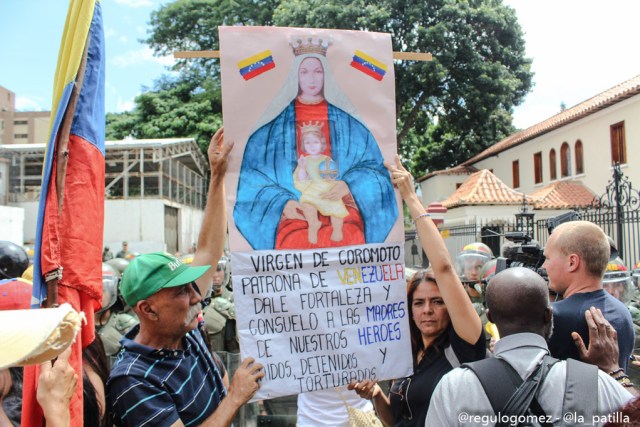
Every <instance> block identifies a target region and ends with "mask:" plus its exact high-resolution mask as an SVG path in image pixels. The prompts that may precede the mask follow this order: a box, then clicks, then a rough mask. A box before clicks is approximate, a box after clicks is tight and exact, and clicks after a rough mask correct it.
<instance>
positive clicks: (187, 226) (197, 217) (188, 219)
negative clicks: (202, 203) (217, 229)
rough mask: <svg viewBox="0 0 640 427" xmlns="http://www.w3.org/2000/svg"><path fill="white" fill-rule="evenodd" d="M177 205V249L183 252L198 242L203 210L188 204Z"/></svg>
mask: <svg viewBox="0 0 640 427" xmlns="http://www.w3.org/2000/svg"><path fill="white" fill-rule="evenodd" d="M177 206H179V205H177ZM179 207H180V211H179V213H178V223H179V227H180V232H179V233H180V234H179V235H178V245H179V248H178V250H179V251H180V252H181V253H183V254H184V253H188V252H189V249H190V248H191V245H192V244H194V243H198V234H199V233H200V226H201V225H202V220H203V218H204V211H202V210H200V209H194V208H192V207H190V206H179Z"/></svg>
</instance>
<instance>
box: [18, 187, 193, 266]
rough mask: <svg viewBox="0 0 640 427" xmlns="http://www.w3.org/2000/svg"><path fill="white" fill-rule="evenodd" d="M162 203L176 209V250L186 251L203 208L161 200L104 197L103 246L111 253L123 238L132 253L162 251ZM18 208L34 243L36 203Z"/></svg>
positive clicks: (29, 203)
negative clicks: (177, 246)
mask: <svg viewBox="0 0 640 427" xmlns="http://www.w3.org/2000/svg"><path fill="white" fill-rule="evenodd" d="M165 205H168V206H173V207H176V208H178V210H179V213H178V233H179V236H178V242H179V245H180V248H179V250H180V252H182V253H186V252H187V251H188V249H189V248H190V247H191V244H192V243H193V242H197V238H198V233H199V232H200V225H201V224H202V218H203V211H201V210H199V209H194V208H192V207H189V206H185V205H180V204H175V203H170V202H168V201H166V200H163V199H126V200H105V203H104V245H105V246H109V248H110V249H111V252H113V253H114V254H115V253H116V252H118V251H119V250H120V248H121V244H122V241H124V240H126V241H127V242H128V243H129V250H130V251H131V252H140V253H145V252H154V251H164V250H165V243H164V207H165ZM20 207H21V208H24V240H25V241H27V242H34V241H35V237H36V221H37V217H38V216H37V215H38V203H37V202H25V203H20ZM21 229H22V227H21Z"/></svg>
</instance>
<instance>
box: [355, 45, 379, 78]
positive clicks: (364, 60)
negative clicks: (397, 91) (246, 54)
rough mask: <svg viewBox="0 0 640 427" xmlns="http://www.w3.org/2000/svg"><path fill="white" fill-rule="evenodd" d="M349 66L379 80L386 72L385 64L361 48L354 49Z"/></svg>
mask: <svg viewBox="0 0 640 427" xmlns="http://www.w3.org/2000/svg"><path fill="white" fill-rule="evenodd" d="M351 66H352V67H353V68H355V69H357V70H360V71H362V72H363V73H365V74H366V75H368V76H369V77H373V78H374V79H376V80H378V81H381V80H382V78H383V77H384V75H385V74H387V66H386V65H385V64H384V63H383V62H380V61H378V60H377V59H375V58H374V57H373V56H370V55H367V54H366V53H364V52H362V51H361V50H356V53H354V55H353V60H352V61H351Z"/></svg>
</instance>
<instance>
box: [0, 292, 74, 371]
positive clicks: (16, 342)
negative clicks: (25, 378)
mask: <svg viewBox="0 0 640 427" xmlns="http://www.w3.org/2000/svg"><path fill="white" fill-rule="evenodd" d="M83 318H84V315H83V314H81V313H78V312H76V311H75V310H74V309H73V307H71V305H70V304H67V303H65V304H62V305H61V306H60V307H57V308H41V309H35V310H5V311H0V342H1V343H2V351H0V369H2V368H8V367H12V366H26V365H34V364H38V363H42V362H45V361H47V360H51V359H53V358H55V357H57V356H58V355H59V354H60V353H62V352H63V351H64V350H65V349H66V348H67V347H69V346H70V345H71V343H73V341H74V340H75V338H76V334H77V333H78V331H80V326H81V323H82V320H83Z"/></svg>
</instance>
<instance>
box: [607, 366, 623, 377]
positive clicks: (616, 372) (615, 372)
mask: <svg viewBox="0 0 640 427" xmlns="http://www.w3.org/2000/svg"><path fill="white" fill-rule="evenodd" d="M620 372H623V373H624V369H622V368H619V369H616V370H615V371H611V372H609V375H611V376H612V377H614V376H615V375H616V374H619V373H620Z"/></svg>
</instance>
